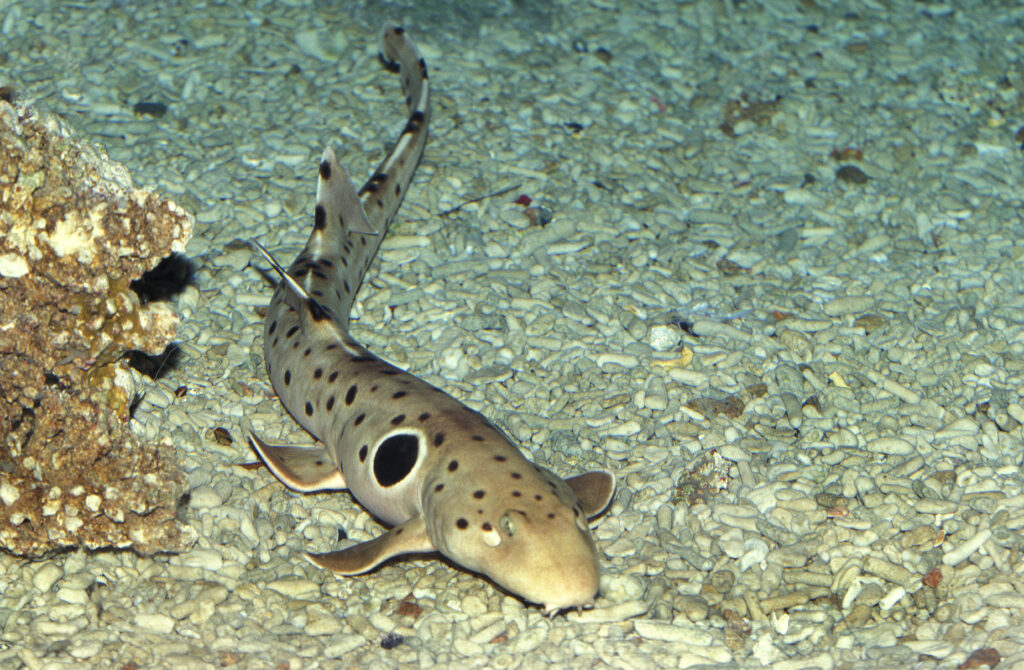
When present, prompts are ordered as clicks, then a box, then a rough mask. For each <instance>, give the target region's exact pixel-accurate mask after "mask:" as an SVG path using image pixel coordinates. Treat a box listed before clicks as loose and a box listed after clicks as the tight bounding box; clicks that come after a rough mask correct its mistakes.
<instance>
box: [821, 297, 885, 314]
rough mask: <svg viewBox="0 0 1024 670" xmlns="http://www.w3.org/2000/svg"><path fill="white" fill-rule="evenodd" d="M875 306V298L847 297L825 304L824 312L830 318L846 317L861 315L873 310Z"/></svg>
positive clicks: (834, 299)
mask: <svg viewBox="0 0 1024 670" xmlns="http://www.w3.org/2000/svg"><path fill="white" fill-rule="evenodd" d="M874 304H875V300H874V298H871V297H870V296H866V295H858V296H852V295H845V296H841V297H839V298H833V299H832V300H829V301H828V302H827V303H825V306H824V310H825V314H828V315H829V316H846V315H849V314H859V313H861V312H864V311H867V310H869V309H871V307H872V306H873V305H874Z"/></svg>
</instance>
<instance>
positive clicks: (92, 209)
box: [0, 100, 194, 556]
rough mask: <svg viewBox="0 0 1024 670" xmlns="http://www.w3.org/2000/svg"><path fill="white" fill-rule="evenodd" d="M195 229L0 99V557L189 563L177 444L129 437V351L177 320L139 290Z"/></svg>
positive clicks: (98, 158)
mask: <svg viewBox="0 0 1024 670" xmlns="http://www.w3.org/2000/svg"><path fill="white" fill-rule="evenodd" d="M192 223H193V221H192V218H191V216H189V215H188V214H187V213H185V212H184V211H183V210H181V209H180V208H179V207H177V206H176V205H175V204H174V203H172V202H170V201H168V200H163V199H161V198H159V197H158V196H156V195H155V194H153V193H152V192H149V191H144V190H138V189H135V188H133V187H132V184H131V180H130V178H129V176H128V173H127V171H126V170H125V169H124V167H123V166H121V165H118V164H116V163H113V162H111V161H110V160H109V159H107V158H106V156H105V155H103V154H102V153H101V152H99V151H97V150H95V149H93V148H92V147H90V146H88V145H87V144H85V143H83V142H81V141H79V140H76V139H74V138H73V137H72V135H71V133H70V132H69V131H68V130H67V128H66V127H65V126H63V124H61V123H60V121H59V120H57V119H56V118H54V117H49V116H45V115H40V114H37V113H36V112H35V111H33V110H32V109H30V108H26V107H24V106H22V105H20V104H18V103H15V104H13V105H12V104H9V103H8V102H6V101H3V100H0V548H2V549H4V550H6V551H9V552H11V553H14V554H18V555H23V556H40V555H44V554H46V553H48V552H51V551H54V550H59V549H64V548H68V547H77V546H81V547H86V548H99V547H132V548H133V549H135V550H136V551H138V552H140V553H143V554H149V553H152V552H155V551H174V550H180V549H183V548H186V547H187V546H189V545H190V544H191V543H192V542H193V541H194V539H193V533H192V532H191V530H190V529H187V528H182V527H180V526H179V525H178V524H177V523H176V522H175V518H174V517H175V513H176V511H177V506H178V501H179V499H180V498H181V496H182V494H183V492H184V487H185V477H184V474H183V472H182V471H181V469H180V467H179V466H178V463H177V461H176V458H175V454H174V450H173V447H172V446H171V444H170V440H169V439H168V438H165V439H164V440H163V441H162V443H160V444H153V445H148V444H142V443H141V442H140V440H139V439H138V438H137V437H136V436H135V435H134V434H133V433H132V432H131V430H129V426H128V423H129V421H130V418H129V406H130V404H131V398H132V395H133V393H134V388H133V383H132V375H131V374H130V373H129V371H128V368H127V366H126V364H125V362H124V360H123V356H124V354H125V352H127V351H130V350H139V351H143V352H146V353H149V354H159V353H161V352H162V351H163V350H164V348H165V347H166V346H167V345H168V344H169V343H170V342H171V340H172V339H173V337H174V331H175V326H176V324H177V318H176V317H175V315H174V314H173V313H172V312H171V311H170V309H169V308H168V307H167V306H166V305H164V304H161V303H151V304H147V305H141V304H140V301H139V298H138V297H137V296H136V295H135V293H134V292H132V291H131V289H130V288H129V284H130V283H131V281H132V280H133V279H136V278H138V277H140V276H141V275H142V273H143V272H145V271H147V270H149V269H151V268H153V267H154V266H155V265H156V264H157V263H159V262H160V260H161V259H162V258H163V257H165V256H167V255H169V254H170V253H171V252H172V251H177V252H180V251H183V250H184V246H185V243H186V242H187V240H188V238H189V236H190V235H191V230H192Z"/></svg>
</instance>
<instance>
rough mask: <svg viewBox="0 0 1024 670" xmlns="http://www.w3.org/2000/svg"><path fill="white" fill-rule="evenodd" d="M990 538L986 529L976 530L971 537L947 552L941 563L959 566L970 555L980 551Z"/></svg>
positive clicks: (990, 533) (989, 531)
mask: <svg viewBox="0 0 1024 670" xmlns="http://www.w3.org/2000/svg"><path fill="white" fill-rule="evenodd" d="M990 537H992V531H991V530H989V529H988V528H982V529H980V530H978V532H976V533H975V534H974V536H973V537H971V538H970V539H968V540H966V541H965V542H963V543H962V544H960V546H958V547H956V548H955V549H951V550H950V551H947V552H946V553H945V554H944V555H943V556H942V562H943V563H944V564H945V565H960V564H961V563H963V562H964V561H965V560H967V559H968V558H969V557H970V556H971V554H973V553H974V552H976V551H978V549H981V545H983V544H985V542H987V541H988V539H989V538H990Z"/></svg>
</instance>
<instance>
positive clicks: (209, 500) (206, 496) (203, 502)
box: [189, 486, 224, 509]
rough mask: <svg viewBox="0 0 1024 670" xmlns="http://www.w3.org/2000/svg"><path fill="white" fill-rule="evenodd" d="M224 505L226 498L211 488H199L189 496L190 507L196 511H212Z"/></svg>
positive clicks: (193, 490)
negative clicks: (211, 509)
mask: <svg viewBox="0 0 1024 670" xmlns="http://www.w3.org/2000/svg"><path fill="white" fill-rule="evenodd" d="M223 504H224V498H222V497H221V495H220V494H219V493H217V491H215V490H214V489H213V488H211V487H209V486H197V487H196V488H194V489H192V491H191V493H190V495H189V505H191V506H192V507H194V508H196V509H210V508H213V507H220V506H221V505H223Z"/></svg>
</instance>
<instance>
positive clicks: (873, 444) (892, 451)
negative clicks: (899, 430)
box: [865, 436, 915, 456]
mask: <svg viewBox="0 0 1024 670" xmlns="http://www.w3.org/2000/svg"><path fill="white" fill-rule="evenodd" d="M865 449H867V450H868V451H873V452H875V453H878V454H889V455H890V456H909V455H910V454H913V453H915V452H914V445H912V444H911V443H910V442H907V441H906V440H904V439H903V438H900V437H893V436H887V437H879V438H876V439H874V440H871V441H870V442H868V443H867V445H865Z"/></svg>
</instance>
